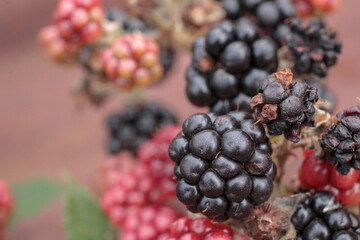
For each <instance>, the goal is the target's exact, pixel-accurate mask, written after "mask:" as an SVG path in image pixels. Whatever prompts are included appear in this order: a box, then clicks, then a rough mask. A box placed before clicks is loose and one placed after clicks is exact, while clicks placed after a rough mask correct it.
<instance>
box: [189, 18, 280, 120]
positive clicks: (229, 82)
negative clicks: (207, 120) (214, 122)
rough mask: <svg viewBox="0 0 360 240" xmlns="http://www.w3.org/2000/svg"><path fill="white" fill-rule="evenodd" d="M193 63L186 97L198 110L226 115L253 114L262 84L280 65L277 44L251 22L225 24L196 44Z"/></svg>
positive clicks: (247, 20) (215, 28)
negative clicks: (252, 104)
mask: <svg viewBox="0 0 360 240" xmlns="http://www.w3.org/2000/svg"><path fill="white" fill-rule="evenodd" d="M192 52H193V58H192V63H191V65H190V66H189V67H188V70H187V73H186V79H187V87H186V93H187V96H188V98H189V100H190V101H191V102H192V103H193V104H194V105H197V106H209V107H210V111H211V112H215V113H217V114H226V113H228V112H230V111H232V110H236V109H237V108H239V109H243V110H250V105H249V103H250V100H251V97H252V96H253V95H254V94H256V89H257V87H258V85H259V82H261V81H262V80H264V79H265V77H266V76H267V75H268V74H269V73H271V72H274V71H275V70H276V68H277V65H278V59H277V53H276V52H277V46H276V43H275V42H273V41H272V40H271V38H268V37H261V36H260V33H259V31H258V28H257V27H256V25H255V24H253V23H252V22H251V21H250V20H249V19H248V18H246V17H243V18H240V19H239V20H238V21H237V22H236V23H235V24H233V23H231V22H229V21H225V22H223V23H221V24H220V25H218V26H216V27H214V28H212V29H210V31H209V32H208V33H207V35H206V37H199V38H198V39H196V41H195V42H194V44H193V49H192Z"/></svg>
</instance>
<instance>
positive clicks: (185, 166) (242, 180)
mask: <svg viewBox="0 0 360 240" xmlns="http://www.w3.org/2000/svg"><path fill="white" fill-rule="evenodd" d="M168 152H169V156H170V158H171V159H172V160H173V161H175V162H176V165H175V167H174V174H175V176H176V180H177V181H178V186H177V188H176V194H177V197H178V198H179V200H180V202H182V203H183V204H184V205H186V207H187V208H188V209H189V210H190V211H191V212H199V213H202V214H203V215H205V216H207V217H208V218H210V219H212V220H214V221H225V220H227V219H228V218H235V219H241V218H243V217H244V216H246V215H248V214H249V213H250V212H251V211H252V209H253V208H254V206H256V205H260V204H262V203H264V202H266V201H267V200H268V199H269V198H270V195H271V193H272V190H273V181H274V179H275V176H276V166H275V164H274V163H273V162H272V159H271V152H272V149H271V145H270V144H269V139H268V138H267V137H266V134H265V130H264V128H263V126H262V125H261V124H257V125H256V124H255V120H254V119H253V117H252V115H251V114H250V113H249V112H244V111H236V112H230V113H229V114H227V115H223V116H217V115H216V114H214V113H208V114H204V113H201V114H194V115H192V116H190V117H189V118H188V119H186V120H185V122H184V124H183V131H182V132H181V133H179V134H178V135H177V136H176V137H175V138H174V139H173V141H172V142H171V144H170V146H169V149H168ZM191 194H194V196H193V197H192V196H191Z"/></svg>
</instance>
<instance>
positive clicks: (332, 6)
mask: <svg viewBox="0 0 360 240" xmlns="http://www.w3.org/2000/svg"><path fill="white" fill-rule="evenodd" d="M293 2H294V6H295V10H296V14H297V16H298V17H301V18H306V17H310V16H311V15H315V16H321V15H322V14H323V13H328V12H334V11H336V10H337V9H339V7H340V5H341V3H342V0H293Z"/></svg>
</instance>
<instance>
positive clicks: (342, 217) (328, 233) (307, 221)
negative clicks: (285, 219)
mask: <svg viewBox="0 0 360 240" xmlns="http://www.w3.org/2000/svg"><path fill="white" fill-rule="evenodd" d="M291 222H292V224H293V225H294V227H295V229H296V232H297V237H296V240H314V239H321V240H328V239H329V240H330V239H334V240H335V239H336V240H340V239H341V240H342V239H346V240H357V239H360V228H359V227H360V223H359V219H358V217H357V216H356V215H355V214H353V213H350V212H348V210H347V209H346V208H344V207H342V206H341V205H340V204H339V203H338V202H337V201H336V198H335V197H334V196H333V195H332V194H331V193H329V192H316V193H314V194H312V195H311V196H306V197H305V198H304V199H303V200H302V201H301V202H300V203H299V205H298V207H297V209H296V211H295V212H294V214H293V215H292V217H291Z"/></svg>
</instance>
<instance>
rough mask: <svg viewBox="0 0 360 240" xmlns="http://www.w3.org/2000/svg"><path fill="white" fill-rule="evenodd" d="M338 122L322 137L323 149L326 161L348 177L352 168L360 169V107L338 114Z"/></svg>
mask: <svg viewBox="0 0 360 240" xmlns="http://www.w3.org/2000/svg"><path fill="white" fill-rule="evenodd" d="M337 118H338V120H337V121H336V122H335V123H333V124H332V125H331V126H330V127H329V128H328V130H327V132H326V133H324V134H323V135H322V136H321V140H320V143H321V147H322V149H323V153H324V156H325V158H326V159H329V160H330V162H331V163H332V164H333V165H335V166H336V169H337V171H338V172H339V173H340V174H342V175H346V174H348V173H349V172H350V168H354V169H356V170H359V169H360V164H359V163H360V138H359V137H360V134H359V132H360V106H355V107H352V108H349V109H347V110H345V111H342V112H340V113H338V114H337Z"/></svg>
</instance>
